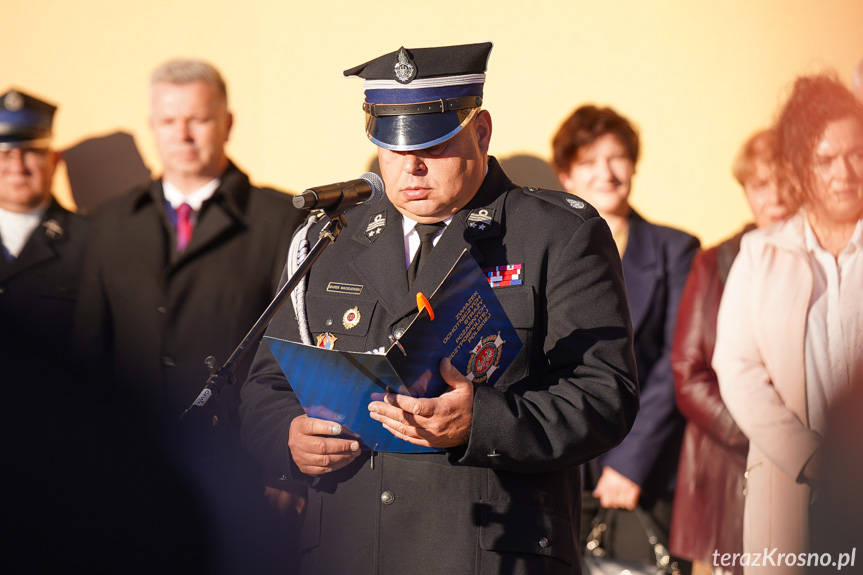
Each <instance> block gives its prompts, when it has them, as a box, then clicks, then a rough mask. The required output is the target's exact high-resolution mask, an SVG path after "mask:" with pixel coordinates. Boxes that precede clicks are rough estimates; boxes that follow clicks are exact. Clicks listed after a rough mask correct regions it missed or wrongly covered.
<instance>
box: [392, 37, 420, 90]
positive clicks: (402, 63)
mask: <svg viewBox="0 0 863 575" xmlns="http://www.w3.org/2000/svg"><path fill="white" fill-rule="evenodd" d="M393 72H395V74H396V80H398V81H399V83H400V84H409V83H410V82H411V80H413V79H414V78H416V77H417V67H416V64H414V63H413V61H412V60H411V58H410V56H408V52H407V50H405V47H404V46H402V47H401V49H399V58H398V60H397V61H396V63H395V64H394V65H393Z"/></svg>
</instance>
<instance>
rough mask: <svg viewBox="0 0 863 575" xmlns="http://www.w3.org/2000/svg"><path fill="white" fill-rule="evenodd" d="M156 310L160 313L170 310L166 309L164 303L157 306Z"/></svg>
mask: <svg viewBox="0 0 863 575" xmlns="http://www.w3.org/2000/svg"><path fill="white" fill-rule="evenodd" d="M156 311H157V312H159V313H168V310H167V309H165V306H163V305H160V306H159V307H157V308H156Z"/></svg>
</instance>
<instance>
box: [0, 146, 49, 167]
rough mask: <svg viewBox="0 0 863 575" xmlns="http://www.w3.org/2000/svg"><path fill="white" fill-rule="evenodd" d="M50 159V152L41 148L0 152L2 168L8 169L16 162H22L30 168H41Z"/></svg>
mask: <svg viewBox="0 0 863 575" xmlns="http://www.w3.org/2000/svg"><path fill="white" fill-rule="evenodd" d="M47 159H48V150H46V149H39V148H12V149H11V150H0V167H2V168H7V167H9V166H11V165H12V164H13V163H14V162H17V161H21V163H23V164H24V165H25V166H27V167H29V168H41V167H43V166H45V162H46V161H47Z"/></svg>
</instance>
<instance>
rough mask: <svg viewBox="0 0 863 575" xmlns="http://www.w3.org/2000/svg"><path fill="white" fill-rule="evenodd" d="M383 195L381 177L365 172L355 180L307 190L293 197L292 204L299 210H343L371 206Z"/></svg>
mask: <svg viewBox="0 0 863 575" xmlns="http://www.w3.org/2000/svg"><path fill="white" fill-rule="evenodd" d="M383 195H384V182H383V180H382V179H381V177H380V176H379V175H377V174H375V173H372V172H366V173H365V174H363V175H361V176H360V177H359V179H356V180H350V181H348V182H339V183H338V184H327V185H325V186H318V187H315V188H309V189H308V190H306V191H304V192H303V193H302V194H298V195H296V196H294V199H293V202H294V207H295V208H297V209H300V210H323V209H326V208H337V209H345V208H349V207H351V206H356V205H357V204H362V203H366V204H373V203H375V202H377V201H378V200H380V199H381V198H382V197H383Z"/></svg>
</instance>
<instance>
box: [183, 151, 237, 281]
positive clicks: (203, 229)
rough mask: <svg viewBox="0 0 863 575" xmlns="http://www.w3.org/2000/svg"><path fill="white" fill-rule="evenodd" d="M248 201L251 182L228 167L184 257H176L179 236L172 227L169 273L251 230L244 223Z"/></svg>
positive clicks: (196, 227) (208, 202) (199, 218)
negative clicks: (230, 237) (228, 237)
mask: <svg viewBox="0 0 863 575" xmlns="http://www.w3.org/2000/svg"><path fill="white" fill-rule="evenodd" d="M248 199H249V179H248V177H246V176H245V175H244V174H243V173H242V172H240V171H239V170H238V169H237V168H236V166H234V165H233V164H229V166H228V169H227V170H226V171H225V173H224V175H223V176H222V178H221V183H220V185H219V187H218V189H217V190H216V191H215V192H214V193H213V197H211V198H210V199H209V200H207V201H206V202H204V205H203V206H202V207H201V212H200V213H199V214H198V221H197V222H196V224H195V228H194V231H193V232H192V239H191V240H190V241H189V245H188V246H186V249H185V250H183V253H181V254H176V252H175V250H174V249H173V246H174V244H175V240H174V238H176V232H175V231H174V229H173V226H170V227H171V234H172V235H171V238H172V242H171V253H172V254H174V256H173V258H172V260H173V261H172V264H171V266H170V269H169V271H173V269H176V268H177V267H179V266H181V265H182V264H183V263H184V262H186V261H188V260H190V259H192V258H194V257H196V256H197V255H198V254H200V253H201V252H202V251H205V250H207V249H208V248H209V247H210V246H212V245H213V243H215V242H216V241H217V240H218V239H219V238H220V237H222V236H224V235H227V234H230V233H233V232H235V231H237V230H240V229H244V228H246V227H247V226H248V223H247V222H246V219H245V215H244V214H245V210H246V205H247V203H248Z"/></svg>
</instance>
